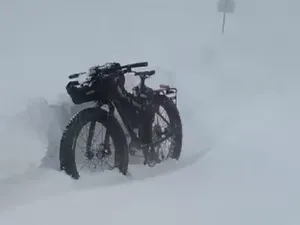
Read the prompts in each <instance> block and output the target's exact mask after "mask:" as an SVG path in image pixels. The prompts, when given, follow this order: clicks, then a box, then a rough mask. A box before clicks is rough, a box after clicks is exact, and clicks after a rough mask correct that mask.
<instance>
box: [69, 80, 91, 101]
mask: <svg viewBox="0 0 300 225" xmlns="http://www.w3.org/2000/svg"><path fill="white" fill-rule="evenodd" d="M66 89H67V93H68V94H69V96H70V97H71V99H72V102H73V103H74V104H76V105H78V104H82V103H86V102H90V101H95V100H97V93H96V91H95V87H93V85H80V84H79V83H78V81H70V82H69V83H68V84H67V86H66Z"/></svg>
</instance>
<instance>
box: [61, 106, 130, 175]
mask: <svg viewBox="0 0 300 225" xmlns="http://www.w3.org/2000/svg"><path fill="white" fill-rule="evenodd" d="M91 121H97V122H99V123H101V124H103V125H104V126H105V127H106V129H107V130H108V132H110V135H111V138H112V140H113V142H114V145H115V164H116V167H118V169H119V171H120V172H121V173H122V174H123V175H126V174H127V170H128V161H129V155H128V145H127V141H126V137H125V134H124V131H123V130H122V128H121V126H120V124H119V123H118V121H117V119H116V118H115V117H112V116H109V115H108V112H107V111H105V110H103V109H101V108H100V107H96V108H86V109H83V110H81V111H79V112H78V113H77V114H76V115H75V116H73V118H72V119H71V120H70V122H69V123H68V125H67V126H66V128H65V130H64V132H63V134H62V138H61V141H60V148H59V160H60V169H61V171H65V173H66V174H67V175H69V176H70V177H72V178H73V179H76V180H77V179H79V177H80V175H79V173H78V170H77V166H76V162H75V151H74V149H73V143H74V141H76V140H77V137H78V135H79V132H80V131H81V129H82V127H83V126H84V125H85V124H87V123H88V122H91ZM74 139H75V140H74Z"/></svg>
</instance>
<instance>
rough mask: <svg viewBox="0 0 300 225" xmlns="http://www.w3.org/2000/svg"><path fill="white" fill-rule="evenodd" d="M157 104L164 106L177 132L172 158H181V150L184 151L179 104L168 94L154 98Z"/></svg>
mask: <svg viewBox="0 0 300 225" xmlns="http://www.w3.org/2000/svg"><path fill="white" fill-rule="evenodd" d="M153 103H154V104H155V105H156V106H161V107H163V108H164V110H165V111H166V113H167V114H168V117H169V120H170V126H171V128H172V130H173V131H174V132H175V138H174V141H175V146H174V148H173V149H172V154H171V155H170V157H171V158H173V159H176V160H179V158H180V155H181V152H182V139H183V133H182V121H181V117H180V113H179V111H178V108H177V105H176V104H175V103H174V102H173V101H172V100H171V99H170V98H168V97H167V96H165V95H157V96H156V97H155V98H154V102H153Z"/></svg>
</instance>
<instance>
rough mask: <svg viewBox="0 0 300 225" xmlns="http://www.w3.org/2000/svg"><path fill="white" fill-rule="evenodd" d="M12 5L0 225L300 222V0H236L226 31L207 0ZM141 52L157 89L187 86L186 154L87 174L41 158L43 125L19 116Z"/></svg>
mask: <svg viewBox="0 0 300 225" xmlns="http://www.w3.org/2000/svg"><path fill="white" fill-rule="evenodd" d="M14 4H16V3H13V2H10V3H5V5H4V6H3V8H2V7H1V12H2V10H3V13H1V20H0V21H1V22H0V23H1V25H3V26H1V27H3V29H4V30H3V33H4V37H3V42H2V41H1V43H0V44H1V48H2V49H3V54H1V56H0V57H1V60H0V61H2V62H5V63H4V64H3V70H4V73H3V75H2V76H3V78H2V80H5V81H6V82H3V83H1V85H0V87H1V89H0V92H1V93H0V94H1V96H3V101H4V102H7V103H9V104H6V108H3V109H2V111H1V116H2V117H1V118H2V121H5V122H2V123H1V134H2V135H1V143H0V147H1V158H0V160H1V161H0V162H1V163H0V169H1V170H0V171H1V172H0V178H1V180H0V182H1V183H0V184H1V185H0V198H1V199H0V209H1V214H0V223H1V224H7V225H9V224H21V223H22V224H24V223H25V224H31V225H34V224H39V225H40V224H41V223H43V224H65V223H72V224H81V223H83V222H84V223H89V222H91V223H94V222H95V221H99V222H101V223H105V224H114V225H115V224H120V223H126V224H127V223H128V224H140V223H144V224H145V223H146V224H152V223H153V222H155V223H163V224H183V223H189V224H195V225H196V224H197V225H198V224H200V223H201V224H231V225H233V224H249V225H253V224H264V225H265V224H289V225H293V224H299V222H300V216H299V210H300V191H299V190H300V182H299V179H297V178H298V171H300V166H299V162H298V158H299V156H300V153H299V152H298V151H299V142H298V133H299V132H298V129H299V125H300V120H299V118H298V115H299V114H300V105H299V103H298V102H299V101H298V96H299V94H300V93H299V90H298V89H299V87H298V86H299V85H298V84H299V81H300V78H299V77H298V74H299V72H300V69H299V65H298V64H297V62H298V59H299V52H300V45H299V43H298V40H299V39H300V32H298V30H297V29H296V28H297V24H298V23H299V16H298V12H297V10H298V6H299V5H300V4H299V3H298V2H297V1H292V0H289V1H286V3H285V4H284V5H282V4H283V3H282V2H280V1H272V2H271V1H269V0H260V1H258V0H255V1H242V0H240V1H237V8H236V13H235V14H233V15H230V16H229V17H228V20H227V24H226V29H225V34H224V35H221V34H220V33H221V32H220V28H221V27H220V15H218V14H217V13H216V2H213V1H208V0H202V1H192V0H191V1H172V2H170V1H162V0H160V1H158V0H157V1H156V0H155V1H136V0H128V1H126V2H123V1H112V2H105V1H102V2H101V4H100V3H98V2H96V1H88V2H79V1H72V3H70V2H68V1H65V2H59V1H51V2H47V3H46V2H43V3H41V2H40V1H34V0H31V1H27V2H26V3H25V2H24V3H18V5H14ZM32 6H34V7H32ZM13 10H14V13H13V14H9V13H7V12H10V11H13ZM111 12H113V13H111ZM11 15H18V17H15V16H14V17H12V16H11ZM3 21H10V22H11V23H12V24H13V25H15V26H13V25H11V26H7V25H6V24H4V22H3ZM2 59H3V60H2ZM4 59H5V60H4ZM143 60H148V61H149V63H150V67H152V68H156V69H157V75H156V76H155V77H154V78H153V79H151V80H149V84H151V86H155V85H157V84H158V83H160V82H162V83H164V82H166V83H172V84H174V85H176V86H177V87H178V88H179V107H180V111H181V114H182V119H183V124H184V148H183V154H182V159H181V160H180V161H179V162H168V163H166V164H164V165H159V166H157V167H156V168H147V167H144V166H139V165H131V166H130V172H131V174H132V177H123V176H120V175H119V174H118V173H117V172H107V173H105V174H95V175H93V176H88V175H86V176H85V177H83V178H82V179H81V180H79V181H78V182H76V181H73V180H71V179H69V178H68V177H67V176H65V175H64V174H62V173H60V172H57V171H54V170H50V169H47V168H37V167H39V166H40V163H41V159H42V158H43V156H44V155H45V153H46V148H45V140H44V139H43V135H42V134H43V132H37V133H36V132H34V131H33V130H30V129H28V123H27V122H26V121H24V119H20V120H19V121H15V120H14V118H15V117H14V116H10V115H11V113H14V114H16V113H17V112H21V111H22V110H23V109H24V108H25V106H26V104H27V99H28V98H34V97H36V96H40V97H45V98H46V99H48V100H49V101H52V102H55V101H56V100H55V98H56V97H57V95H58V94H59V93H61V92H63V91H64V85H65V83H66V81H67V79H66V78H67V75H68V74H69V73H72V72H77V71H82V70H85V69H87V67H89V66H91V65H92V64H99V63H103V62H106V61H120V62H122V63H128V62H134V61H143ZM16 65H17V66H16ZM1 66H2V65H1ZM12 68H13V69H12ZM6 73H8V74H11V73H13V76H9V77H7V76H5V75H4V74H6ZM16 79H18V81H19V83H16V82H14V81H15V80H16ZM132 80H134V78H132ZM132 82H133V81H132ZM8 84H13V85H15V86H14V87H11V86H9V85H8ZM37 84H38V85H37ZM12 89H13V90H14V92H12ZM8 90H9V91H8ZM4 96H5V98H4ZM42 115H44V114H42ZM18 118H21V117H20V116H18ZM42 118H43V117H42ZM36 120H38V117H36ZM20 121H21V122H20ZM12 124H13V125H12ZM42 128H43V127H42ZM43 129H44V128H43ZM39 131H40V130H39ZM208 150H209V151H208ZM207 151H208V152H207ZM205 153H206V154H205ZM158 175H160V176H158ZM87 206H88V207H87ZM90 215H93V216H90ZM94 215H96V216H94Z"/></svg>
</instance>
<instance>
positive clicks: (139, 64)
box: [123, 62, 148, 68]
mask: <svg viewBox="0 0 300 225" xmlns="http://www.w3.org/2000/svg"><path fill="white" fill-rule="evenodd" d="M146 66H148V62H138V63H133V64H128V65H126V66H123V67H126V68H137V67H146Z"/></svg>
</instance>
